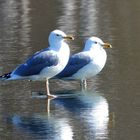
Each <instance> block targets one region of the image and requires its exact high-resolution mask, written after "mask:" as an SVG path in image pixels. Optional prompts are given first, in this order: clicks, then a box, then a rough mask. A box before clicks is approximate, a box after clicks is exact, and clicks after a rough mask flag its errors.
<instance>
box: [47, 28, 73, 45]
mask: <svg viewBox="0 0 140 140" xmlns="http://www.w3.org/2000/svg"><path fill="white" fill-rule="evenodd" d="M64 40H74V37H72V36H70V35H66V34H65V33H64V32H63V31H60V30H54V31H52V32H51V33H50V35H49V43H50V44H52V43H59V42H62V41H64Z"/></svg>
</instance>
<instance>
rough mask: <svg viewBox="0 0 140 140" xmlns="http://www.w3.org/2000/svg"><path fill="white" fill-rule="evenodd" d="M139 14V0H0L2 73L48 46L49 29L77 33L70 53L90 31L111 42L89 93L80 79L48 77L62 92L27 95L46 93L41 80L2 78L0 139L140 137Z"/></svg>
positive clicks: (110, 139)
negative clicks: (53, 96) (54, 96)
mask: <svg viewBox="0 0 140 140" xmlns="http://www.w3.org/2000/svg"><path fill="white" fill-rule="evenodd" d="M139 13H140V2H139V1H138V0H134V1H132V0H127V1H126V0H123V1H122V0H118V1H112V0H106V1H103V0H98V1H97V0H78V1H77V0H51V1H49V0H40V1H35V0H1V1H0V74H3V73H6V72H10V71H11V70H13V69H14V68H15V67H16V66H17V65H19V64H21V63H23V62H24V61H25V60H26V59H27V58H28V57H29V56H31V55H32V54H33V53H35V52H36V51H38V50H40V49H42V48H45V47H47V46H48V35H49V33H50V32H51V31H52V30H54V29H60V30H62V31H64V32H65V33H67V34H71V35H74V36H75V40H74V41H71V42H69V44H70V48H71V54H73V53H76V52H79V51H81V50H82V49H83V47H84V43H85V41H86V39H87V38H88V37H91V36H97V37H100V38H101V39H102V40H103V41H104V42H109V43H111V44H112V46H113V48H112V49H108V50H106V51H107V54H108V59H107V63H106V65H105V67H104V69H103V70H102V72H101V73H100V74H98V75H97V76H96V77H94V78H91V79H89V80H88V90H87V91H81V89H80V85H79V82H78V81H70V82H68V81H61V80H51V81H50V91H51V93H52V94H64V95H65V94H66V95H68V96H67V97H66V98H58V99H54V100H51V101H47V100H46V99H44V98H33V95H32V94H33V93H41V94H45V83H44V82H28V81H9V82H0V139H1V140H11V139H13V140H19V139H20V140H25V139H26V140H34V139H45V140H101V139H102V140H125V139H127V140H132V139H133V140H137V139H139V137H140V134H139V130H140V121H139V118H140V93H139V92H140V88H139V83H140V74H139V71H140V63H139V60H140V55H139V52H140V47H139V46H140V42H139V40H140V39H139V36H140V29H139V26H140V14H139ZM48 107H49V108H50V111H48Z"/></svg>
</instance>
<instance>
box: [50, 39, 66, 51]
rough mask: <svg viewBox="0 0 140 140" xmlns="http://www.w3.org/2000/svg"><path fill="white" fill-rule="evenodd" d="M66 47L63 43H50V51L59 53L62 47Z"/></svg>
mask: <svg viewBox="0 0 140 140" xmlns="http://www.w3.org/2000/svg"><path fill="white" fill-rule="evenodd" d="M65 45H67V44H66V43H65V42H64V41H59V42H51V43H50V47H49V48H50V49H51V50H54V51H60V49H61V48H63V46H65Z"/></svg>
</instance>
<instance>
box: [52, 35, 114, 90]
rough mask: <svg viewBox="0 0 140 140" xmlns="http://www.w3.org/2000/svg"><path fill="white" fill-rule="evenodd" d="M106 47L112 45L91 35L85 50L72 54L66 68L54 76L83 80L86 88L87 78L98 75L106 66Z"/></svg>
mask: <svg viewBox="0 0 140 140" xmlns="http://www.w3.org/2000/svg"><path fill="white" fill-rule="evenodd" d="M104 48H112V46H111V45H110V44H109V43H104V42H103V41H102V40H101V39H100V38H98V37H94V36H93V37H90V38H89V39H88V40H87V41H86V43H85V47H84V49H83V51H82V52H79V53H76V54H74V55H72V56H70V59H69V62H68V64H67V65H66V67H65V69H63V71H61V72H60V73H59V74H58V75H56V76H55V77H54V78H59V79H63V80H81V85H82V88H86V85H87V84H86V79H88V78H91V77H93V76H95V75H97V74H98V73H99V72H100V71H101V70H102V69H103V67H104V66H105V63H106V59H107V54H106V51H105V49H104Z"/></svg>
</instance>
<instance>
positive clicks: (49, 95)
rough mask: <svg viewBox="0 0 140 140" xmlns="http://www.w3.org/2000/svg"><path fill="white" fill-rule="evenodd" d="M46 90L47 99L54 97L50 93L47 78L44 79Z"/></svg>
mask: <svg viewBox="0 0 140 140" xmlns="http://www.w3.org/2000/svg"><path fill="white" fill-rule="evenodd" d="M46 92H47V98H48V99H53V98H56V96H55V95H51V94H50V90H49V80H48V79H46Z"/></svg>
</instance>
